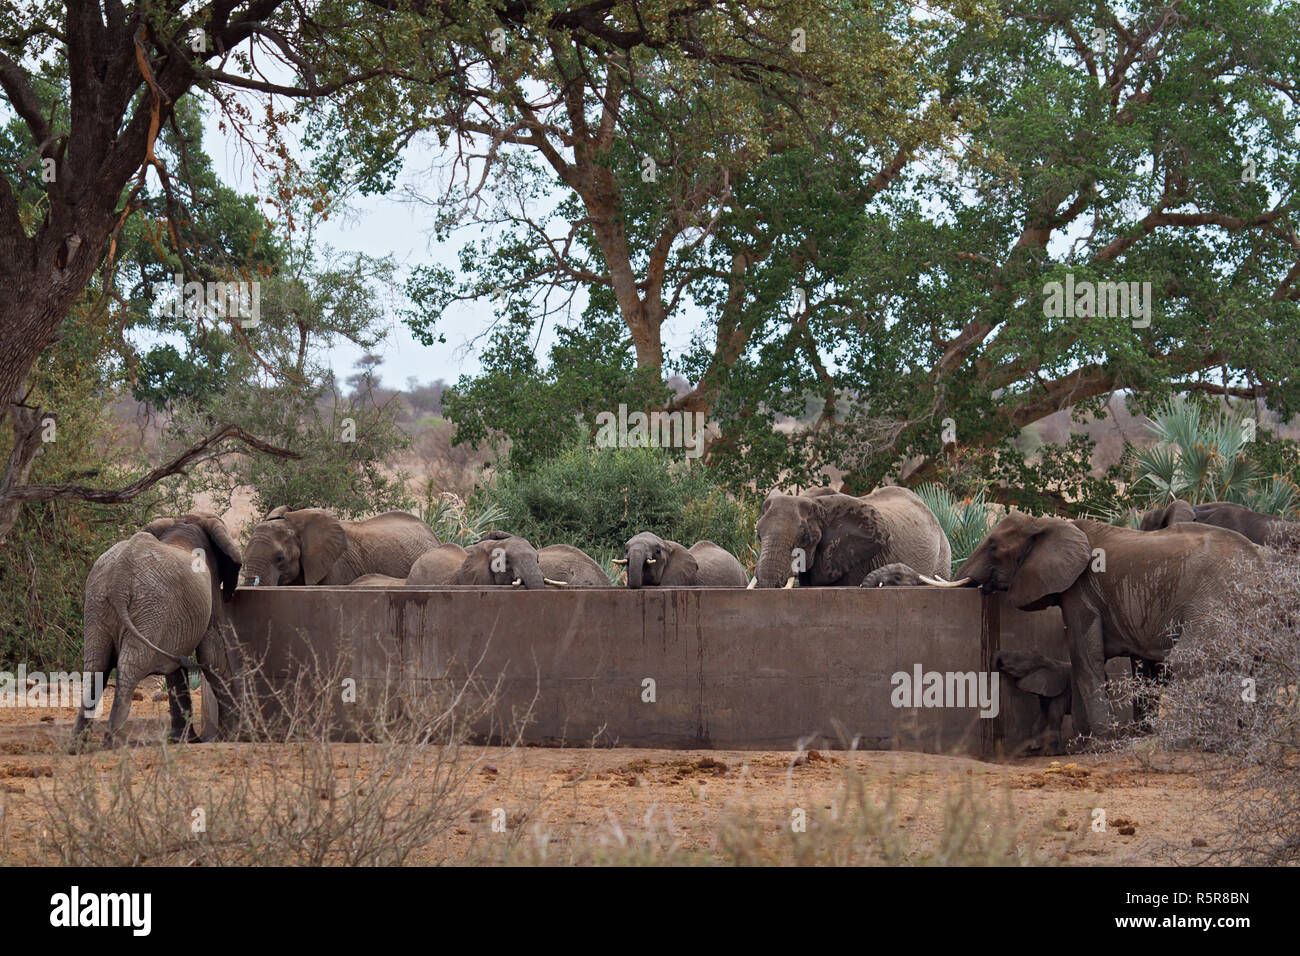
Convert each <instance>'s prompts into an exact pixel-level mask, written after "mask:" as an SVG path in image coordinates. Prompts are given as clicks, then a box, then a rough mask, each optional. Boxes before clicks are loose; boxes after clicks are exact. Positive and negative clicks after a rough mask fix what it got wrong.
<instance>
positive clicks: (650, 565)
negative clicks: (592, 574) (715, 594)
mask: <svg viewBox="0 0 1300 956" xmlns="http://www.w3.org/2000/svg"><path fill="white" fill-rule="evenodd" d="M614 563H615V564H625V565H627V586H628V587H630V588H640V587H664V588H689V587H715V588H743V587H744V586H745V585H746V584H747V583H748V581H749V578H748V577H747V576H746V575H745V569H744V568H743V567H742V566H741V564H740V562H739V561H737V560H736V559H735V557H734V556H733V555H732V554H731V552H729V551H727V550H726V549H724V548H721V547H719V546H718V545H716V544H714V543H713V542H712V541H696V542H695V544H693V545H691V547H690V548H689V549H687V548H684V547H682V546H681V545H680V544H678V543H677V542H676V541H665V540H664V539H663V538H661V537H659V536H658V535H655V534H651V533H650V532H649V531H643V532H641V533H640V534H638V535H637V536H636V537H634V538H632V539H630V540H629V541H628V543H627V547H626V548H625V550H624V556H623V557H622V558H615V559H614Z"/></svg>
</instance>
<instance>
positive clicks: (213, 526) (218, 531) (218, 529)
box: [186, 514, 244, 597]
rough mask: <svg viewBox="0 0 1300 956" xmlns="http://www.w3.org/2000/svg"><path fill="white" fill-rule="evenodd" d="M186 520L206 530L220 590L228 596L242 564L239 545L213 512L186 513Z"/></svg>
mask: <svg viewBox="0 0 1300 956" xmlns="http://www.w3.org/2000/svg"><path fill="white" fill-rule="evenodd" d="M186 520H187V521H189V523H190V524H196V525H198V526H199V527H200V528H202V529H203V530H204V531H205V532H207V535H208V540H209V541H211V542H212V546H213V548H214V549H215V550H216V552H217V578H218V579H219V580H220V581H221V590H222V592H223V593H224V594H225V595H226V597H230V596H231V595H233V594H234V593H235V588H236V587H238V586H239V569H240V568H241V567H243V564H244V555H243V553H242V552H241V551H240V550H239V545H238V544H236V543H235V539H234V538H232V537H231V536H230V531H229V529H227V528H226V523H225V522H224V521H222V520H221V519H220V518H218V517H217V516H216V515H214V514H196V515H187V516H186Z"/></svg>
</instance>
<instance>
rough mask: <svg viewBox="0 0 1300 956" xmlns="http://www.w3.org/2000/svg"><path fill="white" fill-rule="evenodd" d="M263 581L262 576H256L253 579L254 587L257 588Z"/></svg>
mask: <svg viewBox="0 0 1300 956" xmlns="http://www.w3.org/2000/svg"><path fill="white" fill-rule="evenodd" d="M261 580H262V576H261V575H260V574H258V575H254V577H253V587H257V583H258V582H259V581H261Z"/></svg>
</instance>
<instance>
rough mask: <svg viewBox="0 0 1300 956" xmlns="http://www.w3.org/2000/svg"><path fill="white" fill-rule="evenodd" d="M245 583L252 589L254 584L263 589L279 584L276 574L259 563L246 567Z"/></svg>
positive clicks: (248, 564) (250, 563) (246, 565)
mask: <svg viewBox="0 0 1300 956" xmlns="http://www.w3.org/2000/svg"><path fill="white" fill-rule="evenodd" d="M244 583H245V584H247V585H249V586H250V587H251V586H252V585H254V584H260V585H262V586H263V587H274V586H275V585H276V584H278V583H279V582H278V581H276V580H275V573H274V572H273V571H272V570H271V569H270V568H269V567H267V566H266V565H265V564H263V563H262V562H260V561H257V562H249V563H247V564H245V565H244Z"/></svg>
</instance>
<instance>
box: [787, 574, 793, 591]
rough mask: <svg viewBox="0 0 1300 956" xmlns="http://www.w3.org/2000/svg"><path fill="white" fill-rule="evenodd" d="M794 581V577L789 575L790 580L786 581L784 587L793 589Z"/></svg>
mask: <svg viewBox="0 0 1300 956" xmlns="http://www.w3.org/2000/svg"><path fill="white" fill-rule="evenodd" d="M794 580H795V578H794V575H793V574H792V575H790V579H789V580H788V581H786V582H785V586H786V588H792V587H794Z"/></svg>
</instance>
